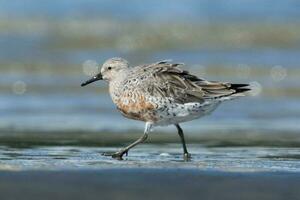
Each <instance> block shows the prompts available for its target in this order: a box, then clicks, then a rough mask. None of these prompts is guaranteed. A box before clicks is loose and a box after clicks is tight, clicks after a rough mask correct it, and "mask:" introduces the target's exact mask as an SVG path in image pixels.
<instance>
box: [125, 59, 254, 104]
mask: <svg viewBox="0 0 300 200" xmlns="http://www.w3.org/2000/svg"><path fill="white" fill-rule="evenodd" d="M182 65H183V64H180V63H170V62H169V61H167V60H165V61H160V62H157V63H153V64H149V65H142V66H137V67H135V68H132V73H131V75H130V76H129V77H128V79H140V80H139V82H138V84H139V86H138V87H139V88H141V89H142V90H143V92H146V93H148V94H149V95H151V96H156V97H163V98H166V97H169V98H172V99H173V100H174V101H175V102H178V103H188V102H203V101H205V100H207V99H217V98H222V97H226V96H230V95H233V94H237V93H242V92H244V91H247V90H249V89H247V88H244V87H246V86H248V85H246V84H231V83H222V82H209V81H206V80H204V79H200V78H198V77H197V76H195V75H192V74H190V73H189V72H188V71H185V70H183V69H181V68H180V66H182Z"/></svg>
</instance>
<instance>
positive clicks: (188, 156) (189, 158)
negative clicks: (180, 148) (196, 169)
mask: <svg viewBox="0 0 300 200" xmlns="http://www.w3.org/2000/svg"><path fill="white" fill-rule="evenodd" d="M191 158H192V155H191V154H190V153H188V152H186V153H184V154H183V160H184V161H190V160H191Z"/></svg>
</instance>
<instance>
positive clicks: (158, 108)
mask: <svg viewBox="0 0 300 200" xmlns="http://www.w3.org/2000/svg"><path fill="white" fill-rule="evenodd" d="M183 65H184V64H182V63H172V62H171V61H169V60H163V61H159V62H156V63H152V64H144V65H140V66H135V67H130V65H129V63H128V61H126V60H125V59H123V58H111V59H108V60H107V61H105V62H104V64H103V65H102V67H101V70H100V72H99V73H98V74H96V75H95V76H94V77H92V78H91V79H89V80H88V81H86V82H84V83H82V84H81V86H85V85H88V84H90V83H92V82H95V81H98V80H105V81H106V82H108V84H109V93H110V96H111V98H112V101H113V102H114V104H115V105H116V106H117V109H118V110H119V111H120V112H121V113H122V114H123V115H124V116H125V117H127V118H130V119H134V120H140V121H144V122H145V129H144V134H143V135H142V136H141V137H140V138H139V139H137V140H136V141H135V142H133V143H132V144H130V145H129V146H127V147H125V148H122V149H120V150H119V151H117V152H115V153H111V154H109V153H107V154H104V155H109V156H112V157H113V158H117V159H122V157H123V155H124V154H126V155H127V154H128V151H129V150H130V149H131V148H133V147H134V146H136V145H137V144H139V143H142V142H144V141H145V140H146V139H147V137H148V133H149V132H150V131H151V130H152V128H153V127H155V126H167V125H175V127H176V128H177V131H178V135H179V137H180V140H181V143H182V147H183V157H184V159H185V160H188V159H190V158H191V154H190V153H189V152H188V150H187V147H186V143H185V139H184V133H183V130H182V128H181V127H180V125H179V124H180V123H183V122H187V121H191V120H194V119H198V118H200V117H203V116H205V115H208V114H210V113H211V112H212V111H214V110H215V109H216V108H217V107H218V105H220V103H222V102H223V101H225V100H230V99H234V98H236V97H240V96H245V95H246V94H247V91H249V90H250V88H249V87H248V86H249V85H248V84H233V83H227V82H216V81H207V80H204V79H202V78H199V77H197V76H195V75H193V74H191V73H190V72H188V71H186V70H183V69H182V68H181V67H182V66H183Z"/></svg>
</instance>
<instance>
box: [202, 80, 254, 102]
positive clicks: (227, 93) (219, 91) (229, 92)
mask: <svg viewBox="0 0 300 200" xmlns="http://www.w3.org/2000/svg"><path fill="white" fill-rule="evenodd" d="M197 85H198V86H200V87H201V88H202V90H203V91H204V96H203V97H204V98H206V99H216V100H221V101H222V100H229V99H233V98H235V97H241V96H247V95H248V92H249V91H251V88H250V85H249V84H234V83H223V82H211V81H204V80H203V81H198V82H197Z"/></svg>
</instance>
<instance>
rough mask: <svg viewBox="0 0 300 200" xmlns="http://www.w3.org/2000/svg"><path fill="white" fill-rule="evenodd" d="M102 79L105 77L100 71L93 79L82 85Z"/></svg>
mask: <svg viewBox="0 0 300 200" xmlns="http://www.w3.org/2000/svg"><path fill="white" fill-rule="evenodd" d="M102 79H103V78H102V75H101V73H99V74H97V75H96V76H94V77H93V78H91V79H89V80H87V81H86V82H84V83H82V84H81V87H83V86H86V85H88V84H90V83H92V82H95V81H99V80H102Z"/></svg>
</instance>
